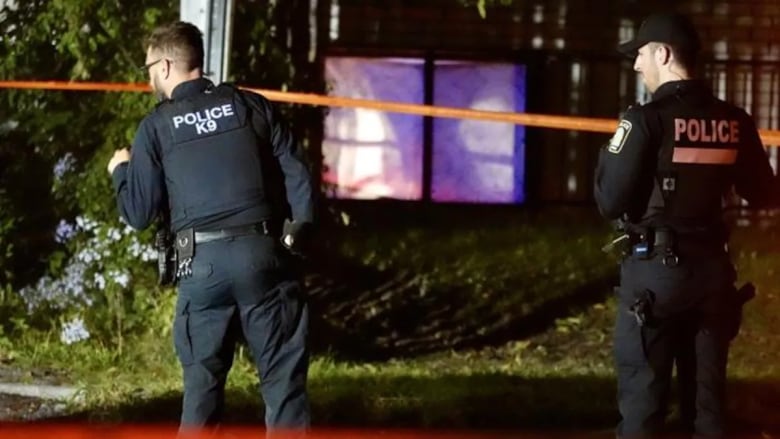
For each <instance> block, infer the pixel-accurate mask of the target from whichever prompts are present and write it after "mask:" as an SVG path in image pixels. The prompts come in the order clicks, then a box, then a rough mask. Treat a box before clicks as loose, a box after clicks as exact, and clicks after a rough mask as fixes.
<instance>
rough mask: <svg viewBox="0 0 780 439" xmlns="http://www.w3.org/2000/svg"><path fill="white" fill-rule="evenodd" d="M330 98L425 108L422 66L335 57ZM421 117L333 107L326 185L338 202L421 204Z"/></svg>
mask: <svg viewBox="0 0 780 439" xmlns="http://www.w3.org/2000/svg"><path fill="white" fill-rule="evenodd" d="M325 78H326V80H327V82H328V85H329V87H330V88H331V93H330V94H331V95H333V96H343V97H350V98H360V99H370V100H387V101H396V102H404V103H414V104H421V103H423V61H422V60H419V59H399V58H349V57H331V58H328V59H326V61H325ZM422 121H423V118H422V117H421V116H416V115H410V114H400V113H389V112H384V111H378V110H371V109H365V108H343V107H331V108H330V109H329V112H328V115H327V116H326V118H325V139H324V141H323V145H322V152H323V156H324V165H325V168H324V170H323V182H324V183H325V184H326V185H327V186H329V188H330V189H329V190H328V191H327V192H328V195H329V196H331V197H336V198H380V197H389V198H398V199H420V198H421V195H422V139H423V135H422V132H423V123H422Z"/></svg>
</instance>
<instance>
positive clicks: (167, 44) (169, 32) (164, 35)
mask: <svg viewBox="0 0 780 439" xmlns="http://www.w3.org/2000/svg"><path fill="white" fill-rule="evenodd" d="M144 48H145V49H152V50H159V51H161V52H162V53H164V54H166V55H168V56H170V57H171V58H173V59H175V60H176V61H178V62H180V63H182V64H184V65H185V66H186V68H187V71H192V70H195V69H203V33H201V31H200V29H198V28H197V27H196V26H195V25H193V24H192V23H187V22H184V21H176V22H173V23H170V24H166V25H164V26H160V27H158V28H156V29H155V30H154V31H152V34H151V35H149V37H148V38H147V39H146V42H145V47H144Z"/></svg>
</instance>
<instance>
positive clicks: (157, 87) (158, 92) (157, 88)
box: [151, 75, 168, 102]
mask: <svg viewBox="0 0 780 439" xmlns="http://www.w3.org/2000/svg"><path fill="white" fill-rule="evenodd" d="M151 86H152V92H153V93H154V96H155V97H156V98H157V102H162V101H164V100H166V99H168V97H167V96H165V92H164V91H163V88H162V85H161V84H160V79H159V77H158V76H157V75H155V76H154V77H153V78H152V83H151Z"/></svg>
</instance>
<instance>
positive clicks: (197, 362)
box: [173, 235, 309, 429]
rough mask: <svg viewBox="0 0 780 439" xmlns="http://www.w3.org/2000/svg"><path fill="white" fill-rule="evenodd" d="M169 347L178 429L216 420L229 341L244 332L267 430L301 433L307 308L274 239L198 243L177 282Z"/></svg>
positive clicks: (229, 360)
mask: <svg viewBox="0 0 780 439" xmlns="http://www.w3.org/2000/svg"><path fill="white" fill-rule="evenodd" d="M178 291H179V297H178V301H177V305H176V316H175V319H174V324H173V326H174V329H173V333H174V344H175V347H176V352H177V354H178V357H179V360H180V361H181V364H182V369H183V375H184V400H183V404H182V417H181V428H182V429H186V428H192V427H195V428H197V427H201V426H204V425H211V424H216V423H218V422H219V421H220V420H221V418H222V414H223V409H224V399H225V381H226V378H227V374H228V371H229V370H230V367H231V366H232V364H233V351H234V346H235V343H236V341H237V340H238V339H239V337H240V334H241V333H243V336H244V338H245V339H246V342H247V345H248V347H249V349H250V351H251V353H252V356H253V358H254V361H255V365H256V367H257V370H258V374H259V376H260V390H261V395H262V398H263V401H264V402H265V422H266V426H267V427H268V428H269V429H291V428H292V429H305V428H307V427H308V425H309V403H308V396H307V393H306V376H307V372H308V351H307V347H306V337H307V332H308V314H307V313H308V311H307V306H306V304H305V301H304V298H303V297H302V292H301V288H300V284H299V282H298V281H297V280H295V279H294V278H293V277H292V276H291V275H290V270H289V269H288V266H287V263H286V262H285V253H284V252H283V251H282V249H280V248H279V244H278V243H277V242H276V240H275V239H273V238H271V237H268V236H263V235H253V236H244V237H238V238H231V239H226V240H219V241H212V242H207V243H203V244H198V245H197V247H196V249H195V257H194V258H193V263H192V276H191V277H188V278H185V279H181V280H180V281H179V285H178Z"/></svg>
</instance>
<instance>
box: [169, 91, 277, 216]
mask: <svg viewBox="0 0 780 439" xmlns="http://www.w3.org/2000/svg"><path fill="white" fill-rule="evenodd" d="M158 111H159V112H160V116H159V118H158V119H157V120H158V121H160V123H161V125H162V126H161V127H160V129H167V130H169V132H170V136H161V137H163V138H167V139H169V142H170V143H168V144H163V145H161V148H162V151H161V156H162V164H163V169H164V173H165V182H166V188H167V191H168V203H169V207H170V212H171V216H170V219H171V224H172V225H173V229H174V230H178V229H180V228H181V225H182V224H188V223H192V222H193V221H194V222H197V220H198V219H202V218H208V217H214V216H215V215H220V214H229V213H230V212H240V211H241V210H243V209H248V208H250V207H254V208H257V206H261V208H262V209H261V210H263V212H261V213H260V215H259V216H262V217H265V218H269V217H270V216H271V211H270V210H271V209H270V207H269V206H266V204H267V203H266V202H265V190H264V187H263V173H262V166H261V158H260V151H259V145H258V138H257V135H256V133H255V132H254V130H253V129H252V125H251V115H250V113H249V111H248V109H247V106H246V105H245V104H244V101H243V99H242V97H241V96H240V95H239V93H238V91H237V90H236V89H234V88H233V87H231V86H228V85H220V86H218V87H212V88H209V89H207V90H206V91H205V92H203V93H200V94H198V95H196V96H193V97H188V98H185V99H181V100H172V101H167V102H165V103H163V104H161V105H160V106H159V107H158ZM265 209H267V212H266V211H265ZM265 218H258V219H265Z"/></svg>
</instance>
